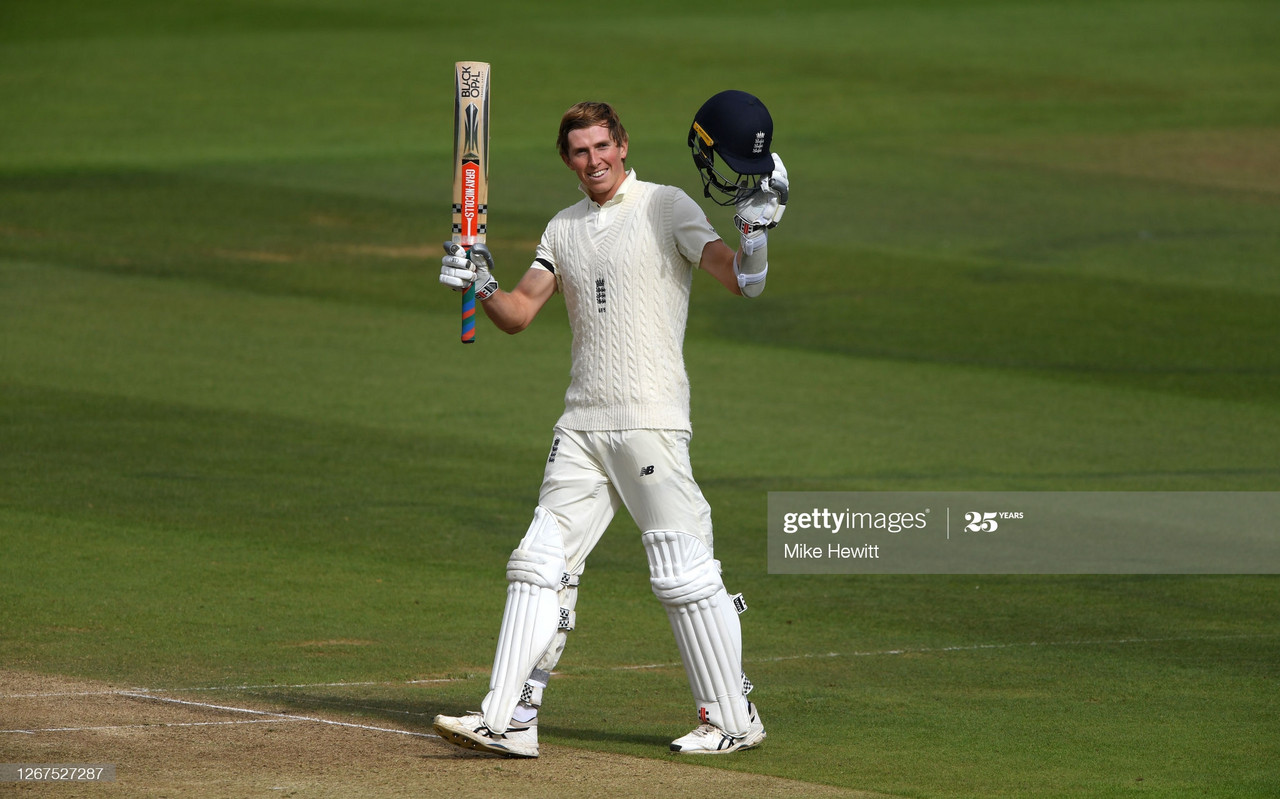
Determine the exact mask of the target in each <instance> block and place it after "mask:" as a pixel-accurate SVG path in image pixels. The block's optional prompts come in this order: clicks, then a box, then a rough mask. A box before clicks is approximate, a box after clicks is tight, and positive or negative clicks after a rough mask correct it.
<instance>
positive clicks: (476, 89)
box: [453, 61, 489, 247]
mask: <svg viewBox="0 0 1280 799" xmlns="http://www.w3.org/2000/svg"><path fill="white" fill-rule="evenodd" d="M456 73H457V74H456V82H455V85H456V89H457V91H456V98H455V105H454V177H453V217H454V218H453V240H454V241H456V242H457V243H459V244H461V245H462V246H464V247H470V246H471V245H473V244H476V243H477V242H481V241H484V237H485V233H486V232H487V230H486V228H487V217H488V215H489V207H488V194H489V65H488V64H483V63H480V62H475V61H462V62H459V63H458V64H457V65H456Z"/></svg>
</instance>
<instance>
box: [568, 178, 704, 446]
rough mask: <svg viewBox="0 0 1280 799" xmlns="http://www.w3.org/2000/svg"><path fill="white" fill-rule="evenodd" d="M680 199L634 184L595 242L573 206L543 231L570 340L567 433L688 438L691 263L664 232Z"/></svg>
mask: <svg viewBox="0 0 1280 799" xmlns="http://www.w3.org/2000/svg"><path fill="white" fill-rule="evenodd" d="M679 193H680V190H679V189H676V188H674V187H671V186H662V185H659V184H655V183H646V182H643V181H639V180H636V181H635V185H634V186H632V187H630V188H629V189H628V191H627V192H626V195H625V196H624V198H623V200H622V202H621V204H620V205H619V207H618V208H617V209H616V210H615V211H614V213H615V217H614V218H613V220H612V222H611V223H610V225H609V228H608V230H607V231H606V232H605V235H604V237H603V238H602V239H601V240H600V242H599V246H596V245H594V244H592V240H591V236H590V234H589V233H588V231H587V222H586V218H587V215H588V214H589V213H590V205H589V203H590V201H589V200H586V199H583V200H581V201H579V202H578V203H576V204H574V205H572V206H570V207H569V208H566V209H565V210H563V211H561V212H560V213H559V214H557V215H556V216H555V217H554V218H553V219H552V220H551V222H550V223H548V225H547V231H546V233H545V234H544V235H545V237H546V240H547V241H548V243H550V245H551V246H552V248H553V249H554V250H555V252H556V255H557V265H556V280H557V282H558V288H559V290H560V291H561V292H562V293H563V294H564V299H565V307H566V309H567V311H568V314H569V325H570V328H571V329H572V332H573V348H572V355H573V366H572V369H571V371H570V381H569V388H568V391H566V393H565V410H564V415H562V416H561V417H560V421H559V422H558V423H557V424H558V425H559V426H561V427H565V428H568V429H571V430H629V429H636V428H649V429H666V430H685V431H690V430H691V427H690V423H689V377H688V374H687V373H686V371H685V366H684V353H683V346H684V333H685V324H686V321H687V319H688V315H689V289H690V286H691V283H692V280H693V270H694V268H695V267H696V264H694V263H691V262H690V261H689V260H687V259H686V258H685V257H684V256H683V255H682V254H681V253H680V250H679V248H678V247H677V245H676V241H675V236H674V235H673V233H672V229H673V226H672V208H673V204H674V202H675V199H676V197H677V196H678V195H679Z"/></svg>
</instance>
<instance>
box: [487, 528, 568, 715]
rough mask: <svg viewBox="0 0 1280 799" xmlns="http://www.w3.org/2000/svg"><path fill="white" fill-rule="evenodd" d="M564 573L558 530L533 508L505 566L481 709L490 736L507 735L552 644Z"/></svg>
mask: <svg viewBox="0 0 1280 799" xmlns="http://www.w3.org/2000/svg"><path fill="white" fill-rule="evenodd" d="M567 569H568V564H567V563H566V562H565V555H564V545H563V543H562V539H561V537H560V528H559V526H558V525H557V524H556V521H555V519H554V518H552V516H551V514H550V513H548V512H547V511H545V510H543V509H542V508H537V509H536V510H534V513H533V523H532V524H530V525H529V531H528V532H527V533H525V536H524V538H523V539H522V540H521V541H520V545H519V546H517V547H516V549H515V551H514V552H512V553H511V559H510V560H509V561H508V562H507V580H508V585H507V605H506V608H505V609H504V610H503V612H502V627H501V629H500V630H499V631H498V649H497V652H496V653H495V654H494V657H493V672H492V674H491V676H490V677H489V694H488V695H487V696H486V697H485V698H484V702H483V703H481V705H480V710H481V712H482V713H483V714H484V723H485V725H486V726H488V728H489V729H490V730H492V731H493V732H496V733H502V732H506V729H507V725H508V724H509V723H510V722H511V714H512V713H514V712H515V709H516V703H517V702H519V701H520V696H521V692H522V691H523V690H524V686H525V681H526V680H527V679H528V678H529V676H530V674H531V673H532V671H533V667H534V666H535V665H537V664H538V662H539V661H540V660H542V657H543V655H544V654H546V652H547V650H548V649H549V648H550V647H551V645H552V643H553V642H554V641H555V638H556V632H557V630H559V629H560V627H561V614H560V600H559V597H558V592H559V590H560V587H561V584H562V581H563V578H564V577H565V573H566V570H567ZM570 624H572V621H570Z"/></svg>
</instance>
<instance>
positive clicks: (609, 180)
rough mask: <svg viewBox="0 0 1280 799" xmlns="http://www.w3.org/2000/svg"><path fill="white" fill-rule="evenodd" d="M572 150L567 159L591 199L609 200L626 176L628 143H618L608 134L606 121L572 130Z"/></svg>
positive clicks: (603, 201)
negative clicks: (601, 123) (625, 161)
mask: <svg viewBox="0 0 1280 799" xmlns="http://www.w3.org/2000/svg"><path fill="white" fill-rule="evenodd" d="M567 142H568V145H569V147H568V150H569V154H568V155H567V156H566V157H565V159H564V162H565V164H567V165H568V166H569V168H570V169H572V170H573V171H574V174H576V175H577V176H578V180H579V181H581V182H582V186H583V188H585V189H586V190H587V194H588V195H589V196H590V197H591V199H593V200H595V201H596V202H598V203H605V202H608V201H609V200H611V199H612V198H613V195H614V194H615V193H616V192H617V191H618V187H619V186H621V185H622V181H623V179H625V178H626V176H627V170H626V167H625V166H624V165H623V161H624V160H625V159H626V157H627V145H626V142H623V143H622V144H621V145H619V144H618V143H617V142H615V141H614V140H613V138H612V137H611V136H610V135H609V128H608V127H607V126H606V125H596V126H595V127H592V128H578V129H577V130H571V131H569V135H568V137H567Z"/></svg>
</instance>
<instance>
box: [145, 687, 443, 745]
mask: <svg viewBox="0 0 1280 799" xmlns="http://www.w3.org/2000/svg"><path fill="white" fill-rule="evenodd" d="M120 695H121V696H129V697H133V698H134V699H149V700H151V701H152V702H167V703H169V704H173V705H184V706H186V707H199V708H206V709H209V710H225V711H229V712H231V713H252V714H253V715H255V716H270V717H271V718H273V719H284V720H288V721H313V722H315V723H317V724H328V725H331V726H334V727H350V728H352V729H357V730H369V731H371V732H391V733H395V734H397V735H411V736H414V737H417V738H439V737H440V736H438V735H433V734H432V733H428V732H412V731H410V730H397V729H395V728H394V727H374V726H371V725H369V724H355V723H353V722H350V721H333V720H332V719H322V718H317V717H315V716H297V715H294V714H292V713H272V712H271V711H267V710H253V709H252V708H247V707H232V706H230V705H214V704H211V703H209V702H192V701H191V700H189V699H175V698H173V697H168V696H154V695H152V694H141V693H129V692H124V691H121V692H120Z"/></svg>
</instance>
